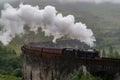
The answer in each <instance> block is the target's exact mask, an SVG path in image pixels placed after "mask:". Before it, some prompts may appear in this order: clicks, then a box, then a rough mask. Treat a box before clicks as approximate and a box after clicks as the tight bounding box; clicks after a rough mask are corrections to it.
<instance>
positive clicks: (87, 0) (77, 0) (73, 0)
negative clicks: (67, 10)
mask: <svg viewBox="0 0 120 80" xmlns="http://www.w3.org/2000/svg"><path fill="white" fill-rule="evenodd" d="M59 1H61V2H63V1H67V2H80V1H81V2H95V3H101V2H112V3H120V0H59Z"/></svg>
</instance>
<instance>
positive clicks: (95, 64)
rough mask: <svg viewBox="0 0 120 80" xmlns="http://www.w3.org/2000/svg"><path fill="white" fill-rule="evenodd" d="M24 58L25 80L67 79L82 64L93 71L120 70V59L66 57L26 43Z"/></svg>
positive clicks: (107, 71)
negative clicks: (29, 47)
mask: <svg viewBox="0 0 120 80" xmlns="http://www.w3.org/2000/svg"><path fill="white" fill-rule="evenodd" d="M33 47H34V45H33ZM38 48H39V46H38ZM22 59H23V80H67V78H68V75H69V74H70V73H72V72H73V71H74V69H78V68H79V67H81V66H82V65H84V66H86V69H87V71H89V72H91V73H101V72H102V73H106V74H107V73H108V74H109V73H112V74H115V73H119V72H120V59H111V58H102V59H92V58H79V57H66V56H61V55H56V54H47V53H41V52H39V51H37V50H32V49H28V48H26V47H25V45H24V46H23V47H22Z"/></svg>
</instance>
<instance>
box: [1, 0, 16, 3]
mask: <svg viewBox="0 0 120 80" xmlns="http://www.w3.org/2000/svg"><path fill="white" fill-rule="evenodd" d="M13 1H17V0H0V3H5V2H13Z"/></svg>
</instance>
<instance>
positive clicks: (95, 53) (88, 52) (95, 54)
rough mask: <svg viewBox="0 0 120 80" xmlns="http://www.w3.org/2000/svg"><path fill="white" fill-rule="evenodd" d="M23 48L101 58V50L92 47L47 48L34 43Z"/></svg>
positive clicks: (63, 54) (47, 52)
mask: <svg viewBox="0 0 120 80" xmlns="http://www.w3.org/2000/svg"><path fill="white" fill-rule="evenodd" d="M23 49H27V50H31V51H35V52H39V53H46V54H55V55H62V56H71V57H72V56H74V57H81V58H100V56H99V51H97V50H95V49H92V50H86V49H72V48H63V49H57V48H46V47H38V46H34V45H29V44H28V45H24V46H23V47H22V50H23Z"/></svg>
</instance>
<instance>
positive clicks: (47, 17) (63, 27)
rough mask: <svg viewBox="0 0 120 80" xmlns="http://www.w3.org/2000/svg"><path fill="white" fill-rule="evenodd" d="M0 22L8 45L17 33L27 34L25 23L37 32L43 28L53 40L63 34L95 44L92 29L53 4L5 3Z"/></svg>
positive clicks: (3, 38) (2, 34) (4, 39)
mask: <svg viewBox="0 0 120 80" xmlns="http://www.w3.org/2000/svg"><path fill="white" fill-rule="evenodd" d="M0 24H1V25H3V27H2V28H1V31H0V41H1V42H2V43H3V44H4V45H7V44H9V42H10V41H11V40H12V39H13V38H14V37H15V36H16V35H23V34H25V30H24V25H25V24H28V25H29V27H30V31H34V32H35V33H36V34H37V31H38V28H41V29H42V31H43V32H44V33H45V36H53V37H54V39H53V42H56V39H59V38H61V37H63V36H67V37H69V38H71V39H77V40H80V41H81V42H85V43H86V44H88V45H90V46H93V45H94V41H95V37H94V36H93V32H92V30H91V29H87V26H86V25H85V24H83V23H81V22H76V23H75V19H74V16H73V15H68V16H63V15H62V13H58V12H57V11H56V9H55V7H53V6H50V5H49V6H46V7H45V8H44V9H40V8H39V7H38V6H35V7H33V6H31V5H23V4H20V5H19V7H18V8H13V7H12V6H11V5H10V4H5V5H4V10H2V11H1V19H0Z"/></svg>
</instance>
